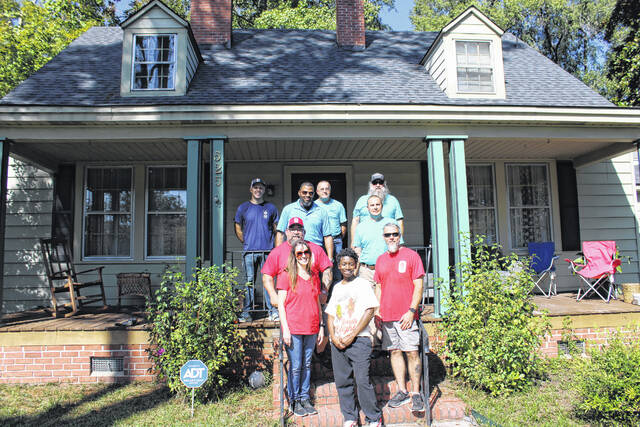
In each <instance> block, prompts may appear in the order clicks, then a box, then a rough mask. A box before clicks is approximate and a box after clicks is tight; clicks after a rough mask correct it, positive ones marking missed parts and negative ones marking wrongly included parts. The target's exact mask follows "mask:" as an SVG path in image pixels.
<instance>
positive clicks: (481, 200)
mask: <svg viewBox="0 0 640 427" xmlns="http://www.w3.org/2000/svg"><path fill="white" fill-rule="evenodd" d="M467 194H468V201H469V228H470V232H471V239H472V241H475V240H476V239H478V237H480V236H483V238H484V242H485V243H487V244H493V243H497V232H496V219H497V218H496V217H497V216H496V196H495V185H494V176H493V166H492V165H467Z"/></svg>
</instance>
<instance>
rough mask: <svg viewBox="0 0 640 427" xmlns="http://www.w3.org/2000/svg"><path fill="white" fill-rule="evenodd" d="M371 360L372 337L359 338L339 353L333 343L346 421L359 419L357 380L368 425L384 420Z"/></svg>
mask: <svg viewBox="0 0 640 427" xmlns="http://www.w3.org/2000/svg"><path fill="white" fill-rule="evenodd" d="M370 357H371V340H370V339H369V338H368V337H357V338H356V339H355V340H354V341H353V343H351V345H350V346H349V347H347V348H345V349H344V350H338V349H337V348H336V346H334V345H333V344H331V361H332V363H333V376H334V378H335V381H336V389H337V390H338V398H339V399H340V412H342V416H343V418H344V421H356V420H357V419H358V418H359V417H358V411H357V409H356V400H355V394H354V389H353V380H354V379H355V382H356V387H358V403H359V404H360V408H361V409H362V411H363V412H364V415H365V416H366V419H367V422H369V423H371V422H374V421H378V420H379V419H380V417H382V412H381V411H380V409H379V408H378V406H377V404H376V403H377V402H376V392H375V390H374V388H373V385H372V384H371V380H370V379H369V365H370Z"/></svg>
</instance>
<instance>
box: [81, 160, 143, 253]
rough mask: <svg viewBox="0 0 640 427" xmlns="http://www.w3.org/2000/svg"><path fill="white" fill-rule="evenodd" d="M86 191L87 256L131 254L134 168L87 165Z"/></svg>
mask: <svg viewBox="0 0 640 427" xmlns="http://www.w3.org/2000/svg"><path fill="white" fill-rule="evenodd" d="M86 177H87V178H86V183H85V191H84V256H85V257H130V256H131V230H132V221H133V217H132V208H131V198H132V197H131V196H132V193H133V188H132V181H133V169H132V168H130V167H119V168H111V167H99V168H98V167H90V168H87V175H86Z"/></svg>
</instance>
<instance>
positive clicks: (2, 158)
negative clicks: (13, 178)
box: [0, 137, 10, 318]
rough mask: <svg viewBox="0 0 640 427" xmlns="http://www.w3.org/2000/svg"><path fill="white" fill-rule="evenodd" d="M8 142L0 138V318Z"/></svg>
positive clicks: (2, 300)
mask: <svg viewBox="0 0 640 427" xmlns="http://www.w3.org/2000/svg"><path fill="white" fill-rule="evenodd" d="M9 146H10V143H9V140H8V139H6V138H1V137H0V318H1V317H2V305H3V303H4V293H3V289H4V228H5V225H6V223H7V215H6V212H7V173H8V169H9Z"/></svg>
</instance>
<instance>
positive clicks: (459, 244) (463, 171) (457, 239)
mask: <svg viewBox="0 0 640 427" xmlns="http://www.w3.org/2000/svg"><path fill="white" fill-rule="evenodd" d="M450 138H451V140H450V142H449V178H450V181H451V213H452V215H453V218H452V221H451V222H452V228H453V230H452V231H453V249H454V254H455V263H456V265H455V274H456V283H458V284H459V283H461V281H462V271H461V268H460V263H463V262H468V260H469V256H470V251H471V248H470V238H471V236H470V235H469V201H468V198H467V165H466V159H465V154H464V142H465V140H466V139H467V137H466V136H456V137H450Z"/></svg>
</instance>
